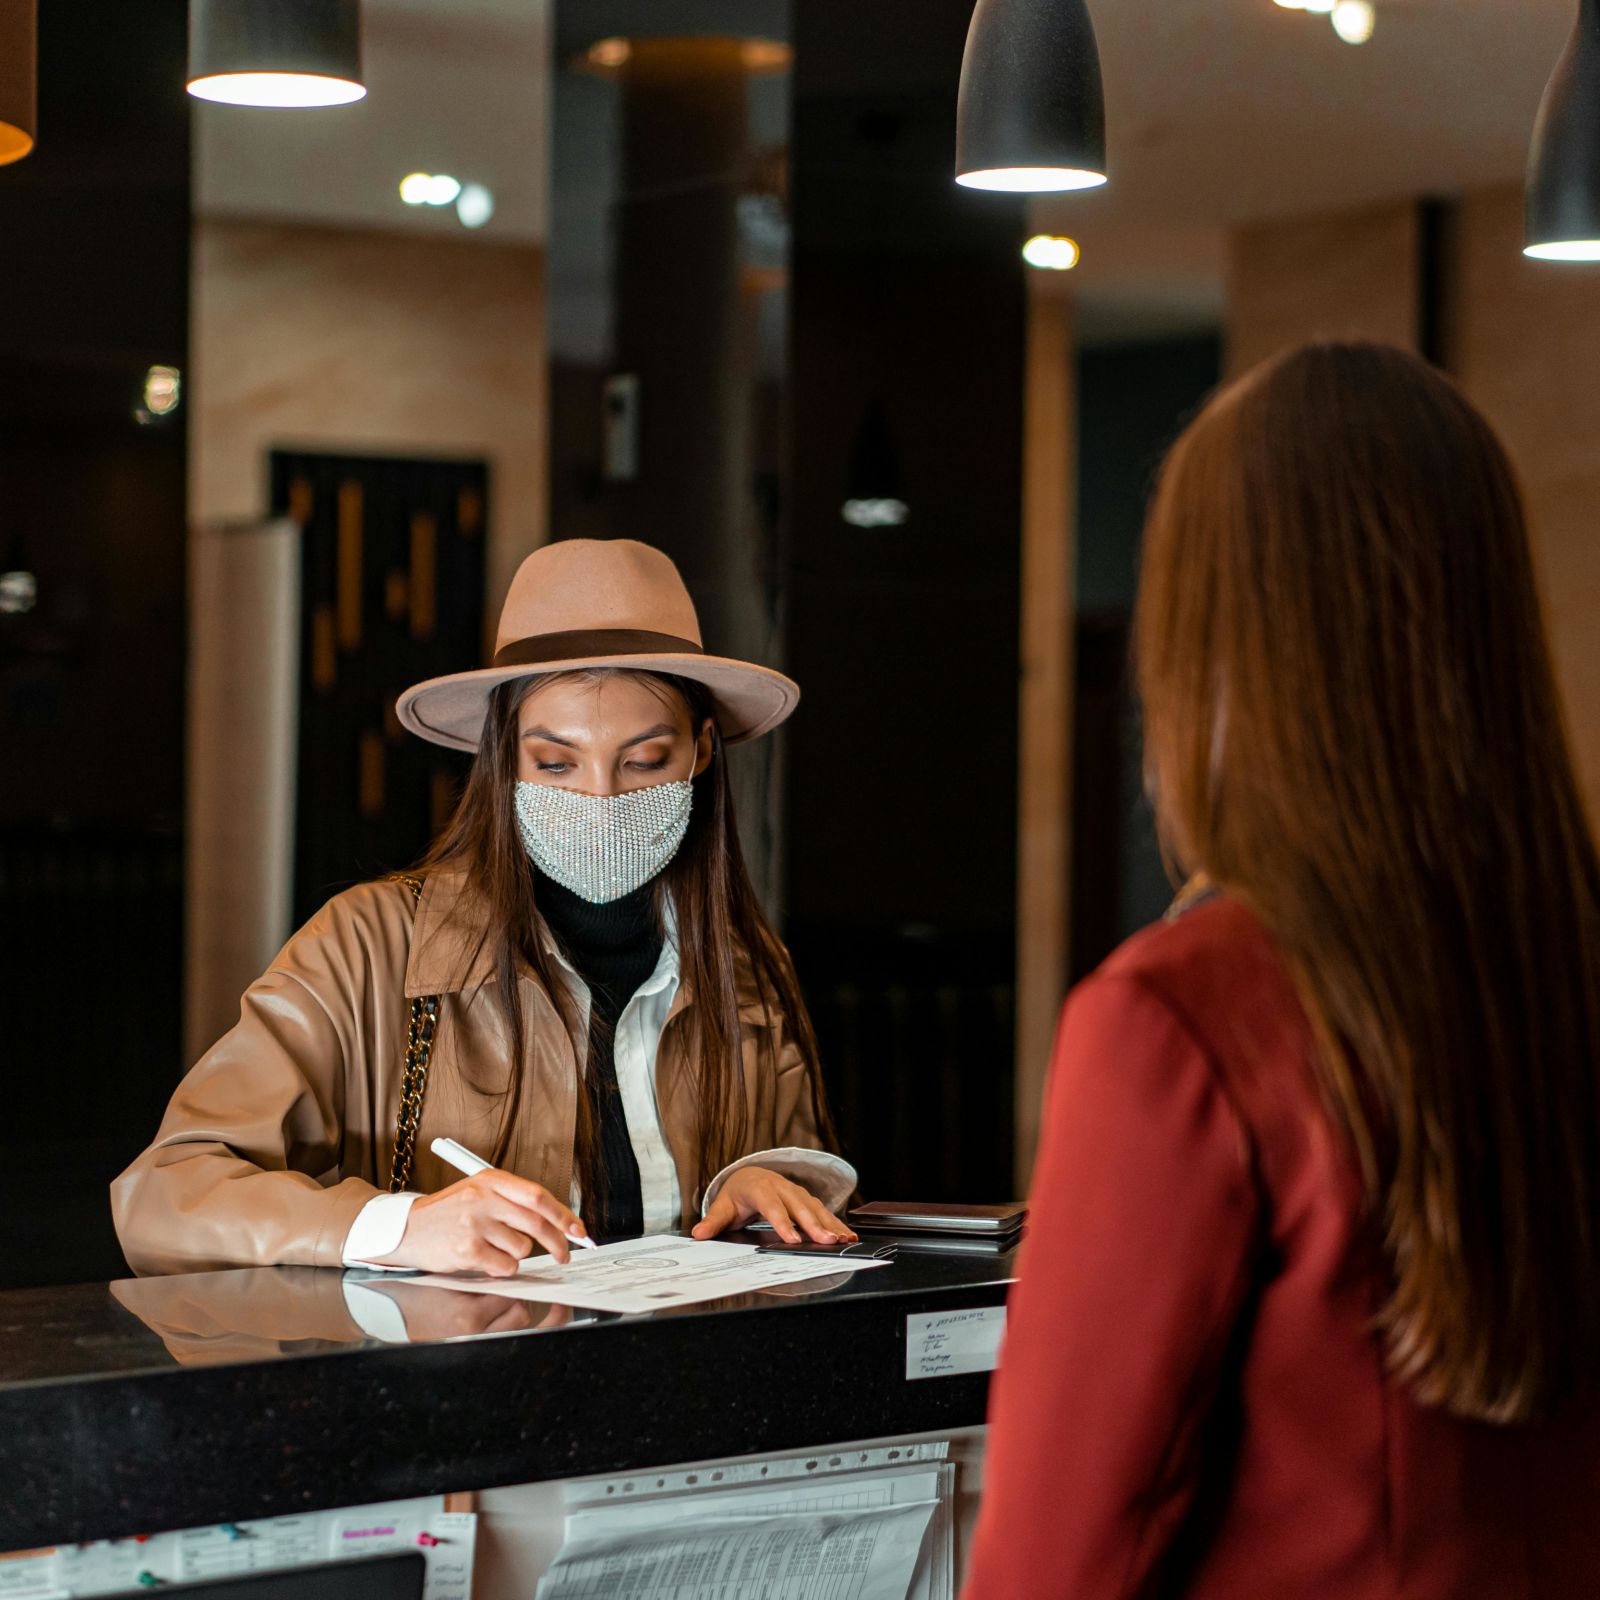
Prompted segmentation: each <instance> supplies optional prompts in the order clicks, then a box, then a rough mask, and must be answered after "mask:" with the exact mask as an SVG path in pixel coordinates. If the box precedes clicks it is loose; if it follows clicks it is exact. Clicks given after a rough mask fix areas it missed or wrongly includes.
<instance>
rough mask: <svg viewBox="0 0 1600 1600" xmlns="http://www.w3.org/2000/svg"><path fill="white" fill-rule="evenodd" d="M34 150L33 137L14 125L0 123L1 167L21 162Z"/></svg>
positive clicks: (25, 130)
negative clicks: (9, 163)
mask: <svg viewBox="0 0 1600 1600" xmlns="http://www.w3.org/2000/svg"><path fill="white" fill-rule="evenodd" d="M31 149H33V135H32V134H31V133H29V132H28V130H27V129H26V128H19V127H17V126H16V125H15V124H14V123H10V122H0V167H3V166H5V165H6V164H7V163H8V162H12V161H20V160H21V159H22V158H23V157H24V156H25V155H27V153H28V152H29V151H30V150H31Z"/></svg>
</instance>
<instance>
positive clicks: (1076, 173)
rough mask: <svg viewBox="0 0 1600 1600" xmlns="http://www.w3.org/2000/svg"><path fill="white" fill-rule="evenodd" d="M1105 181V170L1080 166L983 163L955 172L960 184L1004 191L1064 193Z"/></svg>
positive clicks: (964, 186) (1094, 187) (974, 187)
mask: <svg viewBox="0 0 1600 1600" xmlns="http://www.w3.org/2000/svg"><path fill="white" fill-rule="evenodd" d="M1105 181H1106V175H1105V173H1103V172H1089V171H1086V170H1085V169H1083V168H1081V167H985V168H980V169H979V170H978V171H976V172H958V173H957V174H956V182H957V183H959V184H960V185H961V186H962V187H963V188H966V189H993V190H997V191H999V192H1001V193H1005V194H1064V193H1065V192H1066V191H1067V190H1069V189H1098V188H1099V187H1100V185H1101V184H1102V183H1104V182H1105Z"/></svg>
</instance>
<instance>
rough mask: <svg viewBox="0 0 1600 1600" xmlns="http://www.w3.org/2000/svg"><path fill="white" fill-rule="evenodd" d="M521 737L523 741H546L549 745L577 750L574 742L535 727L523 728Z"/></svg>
mask: <svg viewBox="0 0 1600 1600" xmlns="http://www.w3.org/2000/svg"><path fill="white" fill-rule="evenodd" d="M522 737H523V738H524V739H546V740H548V741H549V742H550V743H551V744H559V745H564V746H565V747H566V748H567V749H568V750H576V749H577V748H578V745H577V743H576V741H574V740H572V739H563V738H562V737H561V735H560V734H559V733H551V731H550V730H549V729H548V728H541V727H539V726H537V725H535V726H534V727H531V728H524V729H523V730H522Z"/></svg>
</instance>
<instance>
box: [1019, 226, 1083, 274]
mask: <svg viewBox="0 0 1600 1600" xmlns="http://www.w3.org/2000/svg"><path fill="white" fill-rule="evenodd" d="M1081 254H1082V252H1081V251H1080V250H1079V249H1078V243H1077V241H1076V240H1075V239H1067V238H1063V237H1062V236H1061V235H1060V234H1054V233H1036V234H1034V236H1033V237H1032V238H1031V239H1030V240H1029V241H1028V242H1027V243H1026V244H1025V245H1023V247H1022V259H1023V260H1024V261H1026V262H1027V263H1028V265H1029V266H1030V267H1040V268H1042V269H1043V270H1044V271H1046V272H1070V271H1071V270H1072V268H1074V267H1075V266H1077V264H1078V258H1079V256H1080V255H1081Z"/></svg>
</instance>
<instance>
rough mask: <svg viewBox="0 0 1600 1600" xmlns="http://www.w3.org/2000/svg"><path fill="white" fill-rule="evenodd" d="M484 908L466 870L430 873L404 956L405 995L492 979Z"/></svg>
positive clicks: (455, 991)
mask: <svg viewBox="0 0 1600 1600" xmlns="http://www.w3.org/2000/svg"><path fill="white" fill-rule="evenodd" d="M487 924H488V909H487V907H486V906H485V905H484V901H483V896H482V895H480V894H479V893H478V891H477V890H476V889H475V888H473V886H472V884H471V882H470V880H469V879H468V877H467V875H466V873H465V872H462V871H459V870H447V871H443V872H430V873H429V874H428V876H427V879H426V880H425V881H424V883H423V885H422V898H421V900H419V901H418V903H417V919H416V921H415V922H414V923H413V924H412V928H411V953H410V955H409V956H408V957H407V958H406V998H407V999H408V1000H414V999H416V998H417V996H418V995H424V994H459V993H460V992H461V991H462V990H464V989H478V988H481V987H482V986H483V985H484V984H486V983H492V982H493V981H494V954H493V951H492V950H491V949H490V947H489V942H488V940H486V939H484V938H483V931H484V929H485V927H486V926H487Z"/></svg>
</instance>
